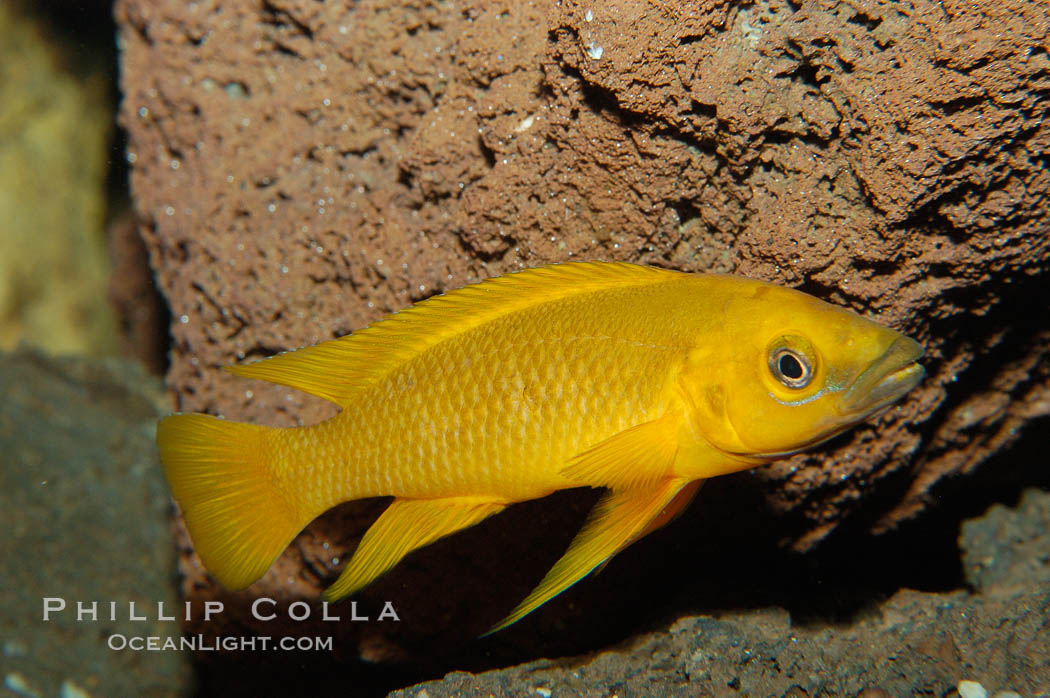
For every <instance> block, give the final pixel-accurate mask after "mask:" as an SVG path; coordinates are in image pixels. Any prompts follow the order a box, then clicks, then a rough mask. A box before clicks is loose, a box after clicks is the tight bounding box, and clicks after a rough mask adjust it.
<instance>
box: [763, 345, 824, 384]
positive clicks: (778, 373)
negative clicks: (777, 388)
mask: <svg viewBox="0 0 1050 698" xmlns="http://www.w3.org/2000/svg"><path fill="white" fill-rule="evenodd" d="M769 370H770V371H771V372H772V373H773V376H774V377H775V378H776V379H777V380H778V381H780V382H781V383H783V384H784V385H785V386H787V387H789V388H795V389H798V388H805V387H806V386H807V385H809V382H810V380H811V379H812V378H813V369H812V367H811V366H810V363H809V359H807V358H806V357H805V355H804V354H800V353H799V352H797V351H794V350H792V349H787V348H785V347H781V348H779V349H776V350H775V351H773V353H771V354H770V356H769Z"/></svg>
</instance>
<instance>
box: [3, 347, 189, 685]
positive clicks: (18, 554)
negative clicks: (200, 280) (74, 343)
mask: <svg viewBox="0 0 1050 698" xmlns="http://www.w3.org/2000/svg"><path fill="white" fill-rule="evenodd" d="M0 395H3V396H4V399H3V401H2V402H0V453H3V454H4V467H3V468H0V528H2V529H3V531H4V535H3V536H2V538H0V558H2V559H3V560H4V566H3V572H2V573H0V578H2V587H3V589H4V594H3V596H2V599H0V675H2V676H3V679H4V682H5V684H6V685H7V686H8V688H10V689H11V690H12V691H14V692H15V693H17V694H19V695H41V696H54V695H59V694H61V695H70V696H73V695H98V696H110V695H144V696H177V695H181V694H183V693H185V692H186V691H187V690H188V688H189V686H190V683H191V678H190V677H191V673H190V669H189V665H188V663H187V660H188V656H187V653H185V652H179V651H137V652H136V651H131V650H129V649H113V648H112V646H113V645H111V644H110V642H111V641H112V642H113V643H115V645H117V646H119V645H120V644H121V643H122V638H131V637H147V636H153V637H158V638H161V641H163V639H164V638H178V637H179V636H180V635H181V629H180V626H179V623H178V622H173V621H159V620H157V612H158V607H157V604H158V603H163V604H164V607H165V609H166V610H165V611H164V614H165V615H176V616H177V615H178V609H177V604H178V595H177V593H176V588H175V584H174V581H175V556H174V551H173V547H172V540H171V528H170V516H171V501H170V497H169V495H168V493H167V487H166V485H165V483H164V478H163V474H162V470H161V467H160V464H159V463H158V461H157V456H156V449H155V447H154V445H153V432H154V423H155V420H156V418H157V416H158V415H159V414H160V413H162V412H163V411H164V410H165V409H166V399H165V396H164V394H163V392H162V390H161V386H160V385H159V382H158V381H157V380H156V379H155V378H151V377H148V376H147V375H146V374H145V372H144V371H143V370H142V368H141V367H140V366H139V365H138V364H133V363H127V362H123V361H118V360H115V359H112V360H91V359H75V358H69V359H52V358H48V357H46V356H44V355H43V354H39V353H37V352H35V351H30V350H26V349H22V350H19V351H18V352H16V353H13V354H2V355H0ZM45 599H54V601H52V602H50V605H51V606H52V607H53V608H57V607H58V606H59V605H61V603H64V605H65V608H64V609H63V610H61V611H55V612H53V613H51V614H49V619H48V620H44V615H45V603H46V602H45ZM58 599H61V600H62V601H61V602H60V601H58ZM111 602H112V603H115V604H116V607H115V608H116V611H115V616H116V618H115V620H110V614H111V611H110V603H111ZM131 602H134V603H135V604H136V608H135V611H134V615H136V616H138V615H144V616H145V617H146V618H148V619H149V620H146V621H134V620H131V619H130V615H131V612H130V610H129V603H131ZM78 603H80V604H84V607H85V608H86V609H91V608H94V609H95V612H96V614H97V616H96V618H97V620H89V619H88V617H87V616H85V617H84V618H83V619H82V620H77V611H78V606H77V604H78ZM92 604H95V605H94V606H92Z"/></svg>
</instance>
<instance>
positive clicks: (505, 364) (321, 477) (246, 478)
mask: <svg viewBox="0 0 1050 698" xmlns="http://www.w3.org/2000/svg"><path fill="white" fill-rule="evenodd" d="M922 353H923V350H922V347H921V346H920V345H919V344H918V343H917V342H915V341H914V340H912V339H909V338H907V337H905V336H904V335H902V334H900V333H898V332H895V331H893V330H890V329H887V328H885V327H882V326H881V325H878V324H876V323H874V322H871V321H869V320H866V319H864V318H862V317H860V316H859V315H856V314H854V313H852V312H850V311H848V310H845V309H843V308H839V307H836V306H833V305H829V304H828V303H825V302H823V301H820V300H818V299H816V298H813V297H812V296H809V295H806V294H804V293H800V292H798V291H794V290H792V289H788V288H782V287H779V286H774V285H771V284H767V283H763V282H759V281H753V280H749V279H744V278H740V277H734V276H723V275H702V274H686V273H680V272H674V271H667V270H663V269H656V268H652V267H644V266H637V265H632V264H621V263H603V262H589V263H574V264H563V265H554V266H549V267H542V268H538V269H531V270H526V271H522V272H518V273H515V274H509V275H506V276H502V277H498V278H495V279H490V280H488V281H484V282H482V283H478V284H474V285H471V286H467V287H465V288H462V289H459V290H457V291H452V292H449V293H447V294H445V295H442V296H436V297H433V298H430V299H428V300H426V301H423V302H421V303H418V304H416V305H415V306H412V307H411V308H408V309H407V310H404V311H401V312H398V313H395V314H393V315H391V316H389V317H387V318H385V319H384V320H382V321H381V322H378V323H376V324H374V325H372V326H370V327H368V328H367V329H364V330H361V331H359V332H355V333H353V334H352V335H348V336H346V337H343V338H341V339H336V340H333V341H329V342H323V343H321V344H317V345H315V346H312V347H307V348H304V349H300V350H298V351H294V352H290V353H286V354H281V355H278V356H275V357H272V358H269V359H265V360H263V361H259V362H256V363H252V364H248V365H242V366H234V367H230V368H229V369H228V370H230V371H231V372H233V373H235V374H237V375H239V376H245V377H249V378H260V379H262V380H266V381H271V382H273V383H280V384H282V385H286V386H290V387H292V388H296V389H298V390H302V391H305V392H307V393H310V394H312V395H317V396H320V397H322V398H325V399H327V400H330V401H332V402H334V403H335V404H336V405H338V406H339V407H340V408H342V409H341V411H340V412H339V414H337V415H336V416H334V417H332V418H331V419H328V420H326V421H324V422H321V423H320V424H315V425H312V426H305V427H298V428H289V429H281V428H271V427H265V426H257V425H252V424H242V423H237V422H229V421H225V420H222V419H218V418H215V417H210V416H207V415H202V414H184V415H174V416H170V417H167V418H165V419H163V420H161V422H160V424H159V425H158V428H157V443H158V446H159V449H160V457H161V461H162V462H163V464H164V468H165V473H166V475H167V478H168V482H169V483H170V485H171V490H172V493H173V494H174V496H175V499H176V500H177V501H178V502H179V504H180V505H181V507H182V512H183V516H184V517H185V520H186V525H187V527H188V529H189V532H190V536H191V537H192V538H193V542H194V545H195V547H196V550H197V553H198V554H199V555H200V558H201V560H202V561H203V563H204V565H205V566H206V567H207V568H208V570H210V571H211V573H212V574H213V575H214V577H215V578H216V579H217V580H218V581H219V582H220V583H222V584H223V585H224V586H226V587H228V588H231V589H241V588H244V587H246V586H248V585H249V584H251V583H252V582H254V581H255V580H257V579H258V578H259V577H261V576H262V575H263V574H264V573H265V572H266V570H267V568H269V567H270V565H271V563H273V561H274V560H275V559H276V558H277V557H278V556H279V555H280V554H281V552H282V551H283V550H284V548H285V547H286V546H287V545H288V544H289V543H290V542H291V541H292V539H293V538H294V537H295V535H296V534H297V533H299V531H300V530H302V528H303V527H305V526H306V524H308V523H309V522H310V521H311V520H312V519H313V518H314V517H316V516H318V515H319V514H321V513H322V512H324V511H326V510H327V509H329V508H331V507H333V506H335V505H336V504H339V503H340V502H345V501H349V500H353V499H360V498H363V497H376V496H383V495H391V496H393V497H394V500H393V502H392V503H391V504H390V506H389V508H387V509H386V511H385V512H384V513H383V514H382V515H381V516H380V517H379V519H378V520H377V521H376V522H375V523H374V524H373V525H372V527H371V528H370V529H369V530H368V531H367V533H366V534H365V536H364V538H363V539H362V540H361V543H360V545H359V546H358V548H357V551H356V552H355V554H354V556H353V558H352V559H351V560H350V562H349V563H348V564H347V566H346V568H345V569H344V570H343V572H342V574H341V575H340V576H339V579H338V580H337V581H336V582H335V584H333V585H332V586H331V587H330V588H329V589H328V590H327V591H326V592H325V597H326V598H327V599H329V600H334V599H338V598H341V597H344V596H346V595H348V594H352V593H354V592H356V591H358V590H360V589H361V588H363V587H365V586H366V585H368V584H369V583H371V582H372V581H373V580H375V579H376V578H377V577H378V576H380V575H381V574H383V573H384V572H386V571H387V570H389V569H390V568H392V567H393V566H394V565H396V564H397V563H398V562H399V561H400V560H401V559H402V558H403V557H404V556H405V555H407V554H408V553H410V552H411V551H413V550H415V549H416V548H419V547H421V546H424V545H428V544H430V543H432V542H434V541H436V540H438V539H439V538H442V537H443V536H447V535H449V534H450V533H454V532H455V531H458V530H461V529H464V528H467V527H468V526H473V525H474V524H476V523H478V522H479V521H481V520H483V519H485V518H487V517H489V516H492V515H493V514H495V513H497V512H499V511H501V510H503V509H504V508H505V507H506V506H508V505H510V504H513V503H514V502H520V501H523V500H527V499H534V498H537V497H543V496H545V495H547V494H550V493H551V492H554V491H555V490H561V489H566V488H571V487H581V486H590V487H604V488H608V490H609V491H608V492H607V493H606V494H605V496H604V498H603V499H602V500H601V501H600V502H599V503H598V504H597V505H596V506H595V509H594V511H592V512H591V515H590V518H589V519H588V520H587V522H586V524H585V525H584V527H583V529H582V530H581V531H580V533H579V534H578V535H577V536H576V538H575V540H574V541H573V542H572V544H571V545H570V547H569V549H568V550H567V551H566V553H565V555H564V556H563V557H562V558H561V559H560V560H558V562H557V563H555V565H554V567H553V568H551V570H550V571H549V572H548V573H547V575H546V577H544V578H543V580H542V581H541V582H540V583H539V585H538V586H537V587H536V589H535V590H534V591H533V592H532V593H531V594H530V595H529V596H528V597H527V598H526V599H525V600H524V601H522V602H521V603H520V604H519V605H518V606H517V607H516V608H515V609H514V610H513V611H511V612H510V614H509V615H508V616H507V617H506V618H505V619H504V620H502V621H501V622H499V623H498V624H496V625H495V626H494V627H493V628H492V631H495V630H498V629H500V628H503V627H506V626H507V625H510V624H511V623H514V622H516V621H517V620H519V619H520V618H522V617H523V616H524V615H526V614H527V613H529V612H531V611H533V610H534V609H536V608H537V607H538V606H540V605H541V604H543V603H545V602H546V601H549V600H550V599H551V598H553V597H554V596H555V595H557V594H559V593H561V592H562V591H564V590H565V589H567V588H569V587H570V586H572V585H573V584H575V583H576V582H577V581H579V580H580V579H581V578H583V577H584V576H586V575H587V574H588V573H589V572H591V571H592V570H594V569H595V568H597V567H599V566H600V565H602V564H603V563H604V562H605V561H607V560H608V559H609V558H611V557H612V556H613V555H615V554H616V553H617V552H619V551H620V550H622V549H623V548H625V547H626V546H628V545H630V544H631V543H632V542H634V541H635V540H637V539H639V538H641V537H642V536H644V535H645V534H647V533H649V532H650V531H652V530H654V529H656V528H658V527H660V526H662V525H664V524H665V523H667V522H668V521H670V520H671V519H672V518H674V516H675V515H677V514H678V513H679V512H680V511H681V510H682V509H684V508H685V506H687V505H688V503H689V502H690V500H691V499H692V496H693V494H695V492H696V490H697V488H698V486H699V484H700V482H701V481H703V480H704V479H705V478H709V477H714V476H716V475H722V474H725V473H731V472H735V471H739V470H743V469H745V468H750V467H753V466H755V465H759V464H761V463H764V462H767V461H769V460H772V459H775V458H779V457H781V456H784V455H787V454H790V453H794V452H796V451H799V450H801V449H803V448H806V447H809V446H812V445H814V444H816V443H819V442H821V441H824V440H825V439H828V438H829V437H831V436H833V435H835V434H837V433H839V432H841V431H842V430H844V429H846V428H848V427H850V426H851V425H854V424H856V423H858V422H860V421H862V420H864V419H867V418H868V417H869V416H871V415H873V414H875V413H876V412H879V411H880V410H882V409H883V408H885V407H887V406H888V405H890V403H892V402H893V401H895V400H897V399H898V398H900V397H901V396H902V395H904V394H905V393H906V392H908V391H909V390H910V389H911V388H913V387H914V386H915V385H916V384H917V383H918V382H919V380H920V379H921V378H922V375H923V368H922V366H920V365H919V364H917V363H916V360H917V359H918V358H919V357H920V356H922ZM492 631H490V632H492Z"/></svg>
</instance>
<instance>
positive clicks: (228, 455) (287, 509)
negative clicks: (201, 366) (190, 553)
mask: <svg viewBox="0 0 1050 698" xmlns="http://www.w3.org/2000/svg"><path fill="white" fill-rule="evenodd" d="M272 431H273V429H272V428H271V427H263V426H257V425H255V424H242V423H239V422H228V421H226V420H224V419H218V418H216V417H210V416H208V415H203V414H177V415H173V416H170V417H165V418H164V419H162V420H160V423H159V424H158V425H157V446H158V448H159V449H160V460H161V462H162V463H163V464H164V473H165V475H166V476H167V478H168V484H169V485H171V491H172V494H173V495H174V496H175V499H176V500H177V501H178V503H179V505H180V506H181V507H182V514H183V517H184V518H185V520H186V527H187V528H188V529H189V532H190V537H191V538H192V539H193V545H194V547H195V548H196V550H197V554H198V555H200V558H201V561H203V562H204V566H205V567H207V568H208V571H209V572H211V574H212V576H214V577H215V579H217V580H218V581H219V583H221V584H222V585H223V586H224V587H226V588H228V589H243V588H244V587H246V586H248V585H249V584H251V583H252V582H254V581H255V580H257V579H258V578H259V577H261V576H263V574H265V572H266V570H267V569H269V567H270V565H271V564H272V563H273V561H274V560H276V559H277V557H278V556H279V555H280V554H281V552H282V551H283V550H284V549H285V548H286V547H287V546H288V544H289V543H291V542H292V539H293V538H294V537H295V535H296V534H297V533H299V531H300V530H302V528H303V527H304V526H305V525H306V524H307V523H309V521H310V518H312V517H309V516H307V517H304V516H303V514H302V512H300V511H299V507H297V506H295V503H294V502H291V501H289V500H288V498H287V496H286V495H285V494H284V493H283V492H282V491H281V490H280V489H279V485H278V484H277V483H276V482H275V480H274V477H273V470H272V468H271V466H270V464H269V463H268V458H269V452H270V449H269V445H268V443H267V438H266V436H267V434H268V433H269V432H272Z"/></svg>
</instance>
